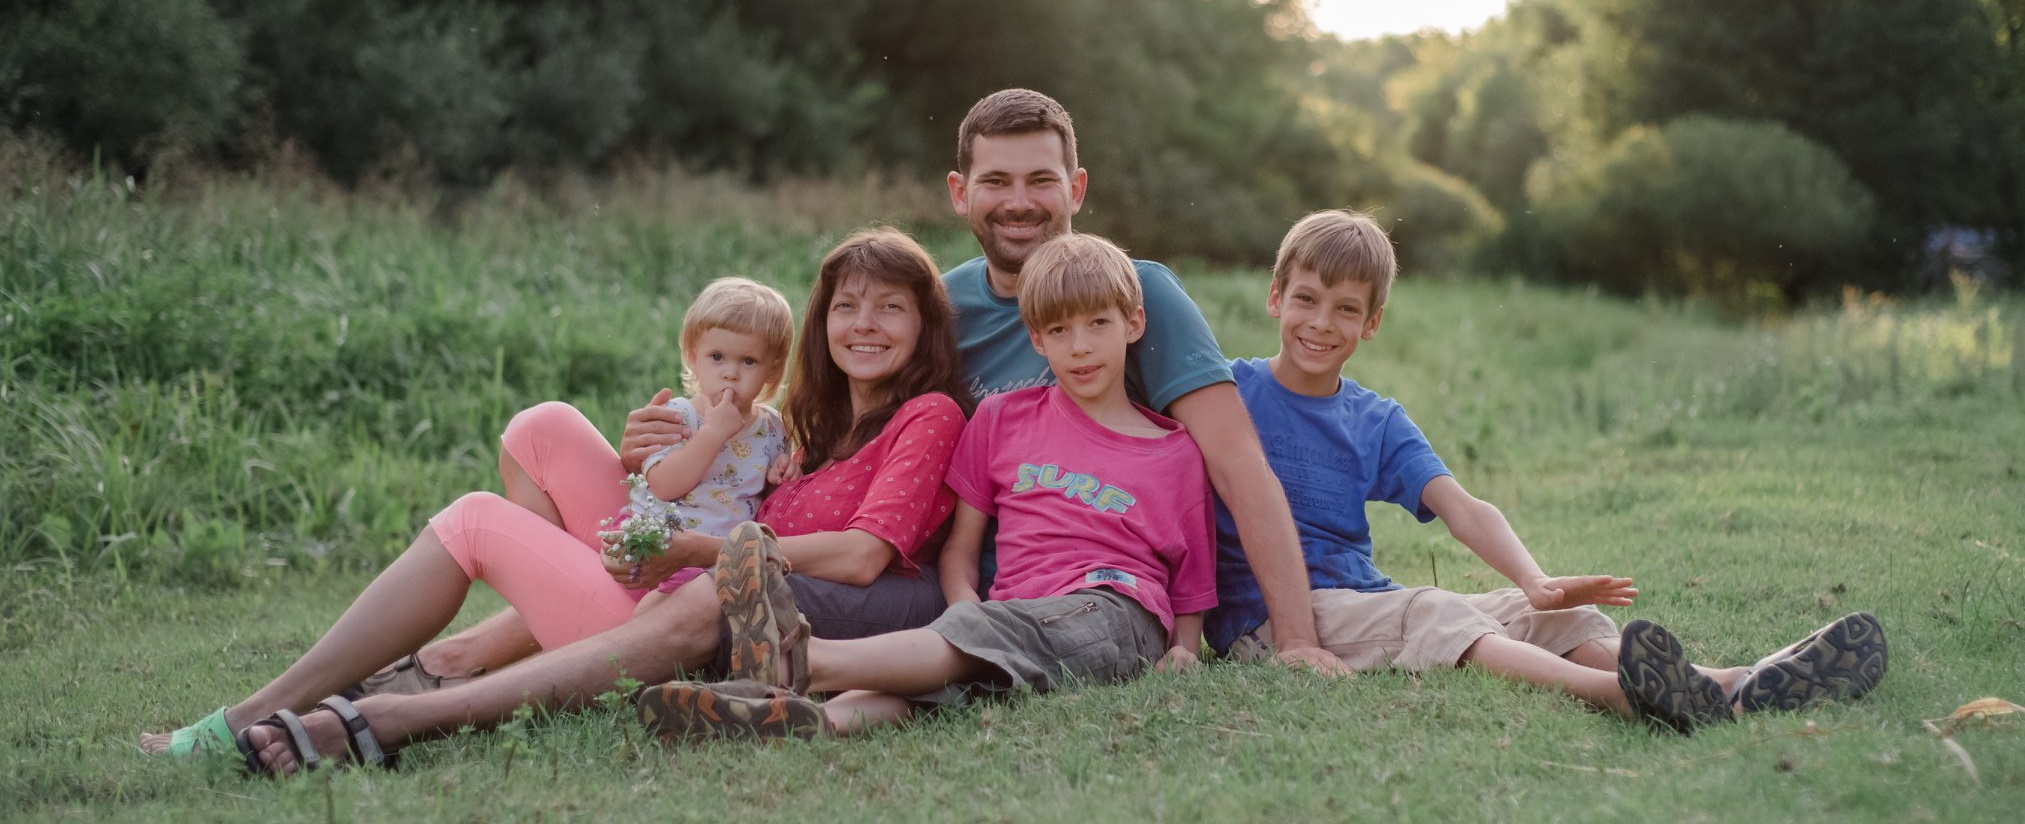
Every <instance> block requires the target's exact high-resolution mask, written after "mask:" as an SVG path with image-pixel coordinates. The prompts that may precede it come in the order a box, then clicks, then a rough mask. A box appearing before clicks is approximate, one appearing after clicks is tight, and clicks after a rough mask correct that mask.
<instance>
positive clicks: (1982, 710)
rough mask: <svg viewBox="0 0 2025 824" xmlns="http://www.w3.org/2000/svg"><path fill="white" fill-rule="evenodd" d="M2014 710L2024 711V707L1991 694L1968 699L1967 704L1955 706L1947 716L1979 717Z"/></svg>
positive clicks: (2010, 712) (2002, 713)
mask: <svg viewBox="0 0 2025 824" xmlns="http://www.w3.org/2000/svg"><path fill="white" fill-rule="evenodd" d="M2015 712H2025V707H2021V706H2018V705H2017V704H2013V703H2011V702H2009V701H2006V700H2004V699H2002V698H1998V697H1996V696H1994V695H1993V696H1990V697H1988V698H1978V699H1976V700H1974V701H1970V702H1969V703H1967V704H1963V705H1961V706H1960V707H1957V708H1955V711H1954V712H1951V713H1949V714H1948V717H1949V718H1981V717H1987V716H1992V715H2010V714H2012V713H2015Z"/></svg>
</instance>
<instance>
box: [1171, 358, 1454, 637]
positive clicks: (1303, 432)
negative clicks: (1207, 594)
mask: <svg viewBox="0 0 2025 824" xmlns="http://www.w3.org/2000/svg"><path fill="white" fill-rule="evenodd" d="M1231 371H1232V372H1233V373H1234V374H1235V376H1236V379H1237V387H1238V394H1239V396H1241V397H1243V398H1244V402H1245V410H1246V411H1248V412H1250V413H1251V417H1252V423H1253V424H1254V425H1256V426H1257V427H1258V430H1259V440H1260V441H1261V442H1262V443H1263V444H1264V445H1265V449H1266V461H1267V462H1268V463H1270V464H1271V465H1272V467H1273V474H1275V475H1278V476H1279V478H1280V486H1282V487H1284V488H1285V489H1286V491H1287V504H1288V506H1289V507H1290V508H1291V509H1293V511H1294V526H1295V528H1296V529H1297V531H1299V533H1300V536H1301V558H1302V560H1303V561H1304V562H1305V563H1306V564H1307V565H1308V585H1309V586H1310V587H1312V588H1314V589H1354V590H1359V591H1363V592H1382V591H1385V590H1390V589H1398V588H1399V585H1398V584H1395V583H1393V582H1392V579H1391V578H1388V577H1386V576H1385V574H1384V573H1381V572H1379V571H1378V567H1377V566H1376V565H1374V564H1373V563H1372V561H1371V523H1370V521H1368V520H1367V519H1366V518H1365V515H1364V504H1365V502H1366V501H1384V502H1389V503H1394V504H1398V505H1400V506H1401V507H1404V508H1405V509H1406V511H1408V512H1411V513H1413V516H1414V517H1415V518H1418V519H1420V521H1421V522H1422V523H1426V522H1428V521H1431V520H1434V513H1433V512H1432V511H1430V510H1428V508H1427V507H1426V506H1425V505H1424V504H1422V503H1421V501H1420V492H1421V490H1422V489H1424V488H1426V486H1427V483H1428V481H1432V480H1434V479H1435V478H1437V477H1440V476H1442V475H1447V474H1449V471H1448V467H1446V466H1444V465H1442V462H1441V458H1440V457H1437V456H1436V455H1435V454H1434V449H1433V447H1431V446H1429V445H1428V443H1427V438H1426V437H1425V436H1423V435H1421V433H1420V427H1417V426H1414V425H1413V421H1411V420H1409V419H1408V418H1407V417H1406V410H1404V409H1402V408H1401V407H1400V405H1399V404H1398V403H1397V402H1395V401H1393V400H1392V399H1391V398H1382V397H1379V396H1378V393H1376V392H1372V391H1371V390H1369V389H1365V388H1364V387H1361V386H1358V385H1357V383H1356V382H1355V381H1352V380H1350V379H1348V378H1344V379H1342V383H1341V385H1340V386H1338V387H1337V390H1336V393H1335V394H1333V395H1330V396H1328V397H1320V398H1318V397H1312V396H1308V395H1302V394H1298V393H1296V392H1293V391H1290V390H1288V389H1287V388H1286V387H1284V386H1281V385H1280V382H1279V381H1278V380H1276V379H1274V378H1273V373H1272V369H1271V367H1270V366H1269V365H1268V364H1267V362H1266V361H1265V360H1264V359H1262V358H1260V359H1252V360H1235V361H1232V362H1231ZM1216 588H1217V600H1218V602H1219V603H1218V605H1217V608H1216V609H1213V610H1210V613H1209V615H1208V616H1206V618H1205V620H1204V631H1205V634H1206V635H1207V636H1208V638H1209V643H1210V646H1211V647H1212V648H1214V649H1216V650H1217V651H1218V652H1224V651H1227V650H1228V649H1229V648H1230V645H1231V642H1232V641H1235V640H1237V638H1238V636H1240V635H1243V634H1245V633H1247V632H1250V631H1252V630H1254V629H1257V628H1258V626H1259V625H1260V624H1263V623H1265V620H1266V606H1265V599H1264V597H1263V596H1262V595H1261V594H1260V593H1259V584H1258V581H1257V580H1256V579H1254V578H1253V577H1252V570H1251V565H1250V564H1249V563H1247V562H1246V561H1245V555H1244V548H1243V546H1242V545H1241V544H1240V543H1239V542H1238V536H1237V525H1236V524H1235V523H1234V522H1233V521H1232V520H1231V516H1230V510H1228V509H1225V508H1224V506H1223V502H1222V501H1220V500H1219V501H1218V502H1217V505H1216Z"/></svg>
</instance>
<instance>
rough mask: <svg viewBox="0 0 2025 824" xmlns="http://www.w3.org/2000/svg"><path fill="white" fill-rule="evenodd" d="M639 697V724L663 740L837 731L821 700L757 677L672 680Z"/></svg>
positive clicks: (803, 736)
mask: <svg viewBox="0 0 2025 824" xmlns="http://www.w3.org/2000/svg"><path fill="white" fill-rule="evenodd" d="M636 701H637V703H638V705H639V713H640V723H641V724H644V725H646V727H647V730H648V732H651V733H653V734H654V736H655V737H656V738H659V739H660V740H661V742H662V743H664V744H668V743H674V742H676V741H707V740H712V739H720V738H800V739H809V738H816V737H818V736H827V735H834V734H836V729H835V728H833V727H831V726H830V722H829V719H828V718H827V717H825V716H824V715H823V708H822V705H821V704H818V703H816V702H815V701H812V700H810V699H808V698H804V697H802V696H800V695H797V694H795V693H793V692H790V691H788V690H786V689H782V688H780V687H775V686H770V685H767V684H762V683H760V682H758V681H726V682H723V683H718V684H704V683H699V682H695V681H670V682H668V683H666V684H662V685H660V686H655V687H648V688H647V689H644V690H642V691H641V692H640V695H639V697H638V698H637V699H636Z"/></svg>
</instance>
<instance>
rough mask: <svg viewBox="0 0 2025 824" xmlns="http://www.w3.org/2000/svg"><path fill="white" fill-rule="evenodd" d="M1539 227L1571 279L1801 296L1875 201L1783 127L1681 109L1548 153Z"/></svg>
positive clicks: (1538, 189)
mask: <svg viewBox="0 0 2025 824" xmlns="http://www.w3.org/2000/svg"><path fill="white" fill-rule="evenodd" d="M1527 191H1528V194H1529V196H1530V198H1531V200H1532V201H1533V203H1534V204H1535V207H1534V211H1535V212H1536V217H1535V220H1534V221H1532V222H1531V224H1530V225H1532V226H1533V227H1535V228H1536V230H1537V231H1538V232H1539V234H1540V241H1541V245H1542V246H1543V247H1544V252H1545V255H1546V257H1547V258H1548V260H1549V261H1550V262H1551V264H1552V265H1554V266H1555V267H1556V268H1557V269H1559V270H1560V271H1561V272H1562V273H1564V274H1565V275H1567V276H1569V277H1571V278H1574V279H1576V280H1581V281H1587V282H1591V283H1596V284H1599V285H1602V286H1604V287H1606V288H1609V289H1612V290H1614V291H1617V292H1622V293H1633V294H1635V293H1640V292H1645V291H1659V292H1663V293H1669V294H1690V295H1703V296H1709V297H1714V298H1717V299H1719V300H1723V301H1725V302H1736V301H1739V300H1746V299H1752V300H1756V299H1761V298H1771V299H1773V300H1785V301H1793V300H1796V299H1798V298H1799V297H1801V296H1803V295H1805V294H1806V293H1808V292H1810V291H1816V290H1818V289H1820V288H1822V287H1826V286H1829V285H1832V284H1834V283H1836V282H1838V280H1839V278H1840V277H1841V273H1842V272H1843V271H1846V269H1845V267H1846V266H1847V265H1848V264H1849V262H1850V261H1851V260H1853V259H1854V255H1855V254H1856V253H1857V251H1858V250H1859V249H1860V247H1861V246H1862V245H1863V244H1864V243H1865V242H1866V240H1867V233H1868V231H1869V230H1870V228H1871V226H1872V224H1873V221H1874V215H1875V213H1876V207H1875V203H1874V200H1873V198H1872V197H1871V195H1870V193H1869V192H1868V191H1866V190H1865V189H1864V188H1863V187H1862V186H1861V185H1859V184H1858V183H1857V182H1856V181H1855V179H1854V178H1852V177H1851V176H1850V173H1849V169H1848V168H1847V167H1846V166H1844V165H1843V163H1842V161H1840V160H1839V159H1837V158H1836V157H1835V155H1834V154H1833V153H1831V152H1829V150H1828V149H1826V148H1824V147H1822V146H1821V145H1820V144H1818V143H1815V142H1813V141H1811V140H1808V139H1806V138H1804V137H1801V136H1800V135H1797V134H1795V133H1793V132H1792V131H1790V130H1788V129H1787V128H1786V127H1784V126H1781V125H1778V124H1776V123H1770V122H1763V121H1733V120H1723V119H1718V118H1711V117H1703V116H1692V117H1685V118H1681V119H1678V120H1675V121H1672V122H1671V123H1668V124H1667V125H1666V126H1664V127H1662V128H1657V129H1655V128H1652V127H1636V128H1633V129H1630V130H1628V131H1626V132H1625V134H1624V135H1622V136H1621V137H1619V138H1618V139H1617V140H1616V141H1615V142H1613V143H1612V144H1611V145H1610V146H1609V147H1607V148H1606V149H1604V150H1603V151H1602V152H1599V153H1597V154H1595V155H1594V156H1591V157H1584V158H1577V159H1574V160H1571V161H1564V162H1552V161H1543V162H1542V163H1540V164H1539V165H1537V166H1536V167H1535V169H1534V170H1533V173H1532V174H1531V175H1530V176H1529V179H1528V181H1527Z"/></svg>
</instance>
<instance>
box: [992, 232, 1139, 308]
mask: <svg viewBox="0 0 2025 824" xmlns="http://www.w3.org/2000/svg"><path fill="white" fill-rule="evenodd" d="M1143 300H1144V298H1143V297H1142V293H1141V292H1140V289H1139V272H1138V270H1137V269H1134V268H1133V267H1132V259H1131V258H1129V257H1126V256H1125V252H1124V251H1123V250H1121V249H1119V248H1118V247H1117V246H1115V245H1112V243H1111V241H1108V240H1105V239H1103V238H1101V237H1098V236H1096V235H1081V234H1076V233H1074V232H1071V233H1069V234H1066V235H1062V236H1061V237H1058V238H1055V239H1053V240H1050V241H1048V242H1046V243H1043V244H1041V245H1040V246H1037V247H1035V248H1034V252H1033V254H1031V255H1028V256H1027V265H1026V267H1025V268H1023V269H1022V270H1021V271H1020V294H1019V302H1020V320H1022V321H1025V322H1026V325H1027V328H1028V329H1031V330H1033V331H1036V332H1038V331H1040V329H1041V327H1043V326H1046V325H1048V324H1050V323H1055V322H1058V321H1061V320H1063V319H1066V318H1073V317H1077V316H1079V315H1094V314H1096V313H1098V312H1102V311H1104V310H1106V309H1114V308H1115V309H1117V310H1118V312H1119V313H1120V314H1123V315H1125V316H1126V317H1128V318H1129V317H1131V316H1132V310H1134V309H1137V308H1139V306H1140V303H1141V302H1142V301H1143Z"/></svg>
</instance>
